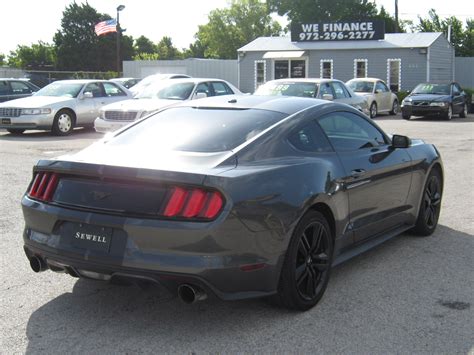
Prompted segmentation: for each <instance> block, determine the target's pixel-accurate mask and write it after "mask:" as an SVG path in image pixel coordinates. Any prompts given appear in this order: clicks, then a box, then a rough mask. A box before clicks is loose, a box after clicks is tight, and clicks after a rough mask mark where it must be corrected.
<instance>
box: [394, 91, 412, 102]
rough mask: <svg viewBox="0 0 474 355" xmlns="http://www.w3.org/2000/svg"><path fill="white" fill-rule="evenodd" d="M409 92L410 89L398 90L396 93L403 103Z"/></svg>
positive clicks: (399, 100)
mask: <svg viewBox="0 0 474 355" xmlns="http://www.w3.org/2000/svg"><path fill="white" fill-rule="evenodd" d="M409 93H410V92H409V91H398V92H397V93H396V95H397V97H398V102H400V103H401V102H402V101H403V99H404V98H405V97H407V96H408V94H409Z"/></svg>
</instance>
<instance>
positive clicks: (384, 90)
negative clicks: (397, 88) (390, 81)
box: [375, 81, 388, 92]
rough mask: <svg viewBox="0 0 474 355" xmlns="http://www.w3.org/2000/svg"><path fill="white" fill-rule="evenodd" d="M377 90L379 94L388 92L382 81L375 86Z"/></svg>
mask: <svg viewBox="0 0 474 355" xmlns="http://www.w3.org/2000/svg"><path fill="white" fill-rule="evenodd" d="M375 90H376V91H377V92H387V91H388V88H387V87H386V86H385V85H384V84H383V83H382V82H381V81H377V84H375Z"/></svg>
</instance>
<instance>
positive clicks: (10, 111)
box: [0, 107, 21, 117]
mask: <svg viewBox="0 0 474 355" xmlns="http://www.w3.org/2000/svg"><path fill="white" fill-rule="evenodd" d="M20 115H21V108H12V107H0V117H18V116H20Z"/></svg>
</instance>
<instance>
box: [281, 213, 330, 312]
mask: <svg viewBox="0 0 474 355" xmlns="http://www.w3.org/2000/svg"><path fill="white" fill-rule="evenodd" d="M333 250H334V242H333V236H332V233H331V229H330V227H329V224H328V222H327V220H326V218H325V217H324V216H323V215H322V214H321V213H319V212H317V211H310V212H308V213H307V214H306V215H304V216H303V218H302V219H301V221H300V222H299V223H298V225H297V227H296V229H295V231H294V233H293V236H292V238H291V241H290V244H289V246H288V249H287V251H286V256H285V260H284V262H283V268H282V271H281V275H280V282H279V285H278V294H277V295H276V296H274V299H273V301H274V302H275V303H277V304H278V305H279V306H282V307H286V308H289V309H294V310H300V311H306V310H308V309H310V308H311V307H314V306H315V305H316V304H317V303H318V302H319V300H320V299H321V298H322V297H323V294H324V291H326V287H327V284H328V282H329V275H330V272H331V263H332V256H333Z"/></svg>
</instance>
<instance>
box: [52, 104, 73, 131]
mask: <svg viewBox="0 0 474 355" xmlns="http://www.w3.org/2000/svg"><path fill="white" fill-rule="evenodd" d="M73 129H74V115H73V113H72V112H71V111H69V110H59V111H58V113H57V114H56V116H54V121H53V127H52V129H51V131H52V132H53V134H54V135H56V136H67V135H68V134H70V133H71V132H72V130H73Z"/></svg>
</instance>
